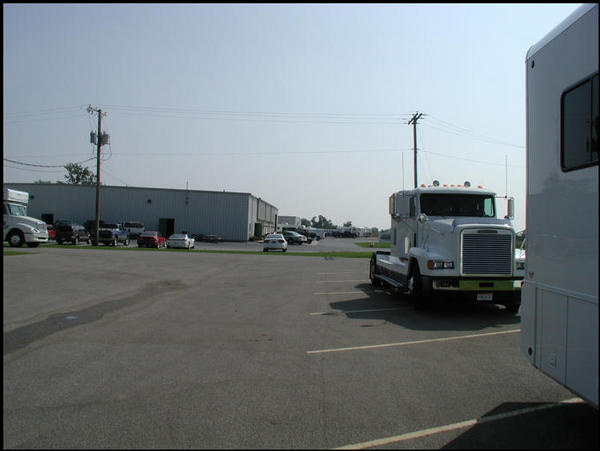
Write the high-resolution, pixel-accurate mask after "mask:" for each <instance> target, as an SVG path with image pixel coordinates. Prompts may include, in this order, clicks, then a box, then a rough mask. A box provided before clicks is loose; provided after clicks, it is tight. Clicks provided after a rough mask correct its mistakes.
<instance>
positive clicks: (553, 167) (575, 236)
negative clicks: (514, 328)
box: [521, 3, 600, 408]
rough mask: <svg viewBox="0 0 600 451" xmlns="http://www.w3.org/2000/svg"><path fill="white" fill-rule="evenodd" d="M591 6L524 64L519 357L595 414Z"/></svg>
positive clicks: (598, 104)
mask: <svg viewBox="0 0 600 451" xmlns="http://www.w3.org/2000/svg"><path fill="white" fill-rule="evenodd" d="M598 23H599V21H598V4H597V3H596V4H589V5H583V6H580V7H579V8H578V9H576V10H575V11H574V12H573V14H571V15H570V16H569V17H567V18H566V19H565V20H564V21H563V22H562V23H560V24H559V25H558V26H557V27H556V28H554V29H553V30H552V31H551V32H550V33H548V34H547V35H546V36H545V37H544V38H543V39H541V40H540V41H539V42H538V43H537V44H535V45H534V46H532V47H531V48H530V49H529V51H528V53H527V57H526V90H527V94H526V95H527V208H526V227H527V264H526V276H525V280H524V283H523V291H522V306H521V351H522V353H523V355H524V356H525V357H526V358H527V359H528V360H529V362H530V363H531V364H532V365H534V366H535V367H536V368H538V369H539V370H540V371H542V372H543V373H545V374H547V375H548V376H550V377H552V378H553V379H554V380H556V381H558V382H559V383H560V384H562V385H563V386H565V387H566V388H568V389H570V390H571V391H573V392H574V393H576V394H578V395H579V396H580V397H582V398H583V399H585V400H586V401H588V402H589V403H590V404H592V405H594V406H595V407H596V408H598V134H599V132H600V123H599V117H600V116H599V109H600V101H599V96H598V94H599V90H600V88H599V86H598Z"/></svg>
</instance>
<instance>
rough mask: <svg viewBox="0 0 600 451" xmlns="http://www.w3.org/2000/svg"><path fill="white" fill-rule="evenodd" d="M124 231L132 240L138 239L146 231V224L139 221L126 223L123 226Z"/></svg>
mask: <svg viewBox="0 0 600 451" xmlns="http://www.w3.org/2000/svg"><path fill="white" fill-rule="evenodd" d="M122 229H123V230H126V231H127V232H128V233H129V237H130V238H137V237H138V236H139V235H140V233H142V232H143V231H144V230H146V228H145V226H144V224H143V223H141V222H139V221H126V222H124V223H123V224H122Z"/></svg>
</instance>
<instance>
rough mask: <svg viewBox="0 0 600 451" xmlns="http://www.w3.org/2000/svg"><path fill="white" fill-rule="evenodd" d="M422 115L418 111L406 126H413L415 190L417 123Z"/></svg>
mask: <svg viewBox="0 0 600 451" xmlns="http://www.w3.org/2000/svg"><path fill="white" fill-rule="evenodd" d="M421 116H423V113H419V112H418V111H417V112H416V113H415V114H413V117H412V118H411V120H410V121H408V125H410V124H413V159H414V174H415V176H414V177H415V188H416V187H417V121H418V120H419V119H421Z"/></svg>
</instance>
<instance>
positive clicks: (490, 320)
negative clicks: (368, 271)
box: [329, 283, 521, 331]
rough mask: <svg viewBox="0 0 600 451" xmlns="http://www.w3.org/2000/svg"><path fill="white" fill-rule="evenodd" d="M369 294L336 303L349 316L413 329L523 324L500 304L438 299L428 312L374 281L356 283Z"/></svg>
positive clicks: (451, 328) (485, 327) (337, 308)
mask: <svg viewBox="0 0 600 451" xmlns="http://www.w3.org/2000/svg"><path fill="white" fill-rule="evenodd" d="M354 288H355V289H358V290H361V291H363V292H364V293H365V297H363V298H360V299H352V300H348V301H339V302H332V303H330V304H329V305H330V306H331V308H332V309H333V310H339V311H341V312H342V313H344V314H345V315H346V316H347V317H348V318H352V319H369V320H383V321H386V322H389V323H393V324H397V325H399V326H402V327H406V328H407V329H412V330H453V331H456V330H465V331H472V330H480V329H487V328H490V327H503V326H508V325H518V324H520V321H521V319H520V317H519V316H518V315H515V314H514V313H511V312H509V311H508V310H506V309H505V308H504V307H502V306H499V305H497V304H469V303H460V302H449V303H447V304H443V303H441V302H438V303H436V304H434V305H433V306H432V307H431V308H429V309H427V310H425V311H416V310H414V309H413V307H412V305H411V303H410V301H409V300H408V298H407V297H406V296H403V295H401V294H397V293H394V292H392V291H390V290H386V289H379V288H378V289H374V288H373V287H372V286H371V285H370V284H367V283H363V284H358V285H355V287H354Z"/></svg>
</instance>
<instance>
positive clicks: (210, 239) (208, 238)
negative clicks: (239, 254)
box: [192, 233, 223, 243]
mask: <svg viewBox="0 0 600 451" xmlns="http://www.w3.org/2000/svg"><path fill="white" fill-rule="evenodd" d="M192 238H194V240H195V241H205V242H207V243H218V242H219V241H223V238H221V237H220V236H218V235H205V234H203V233H197V234H195V235H192Z"/></svg>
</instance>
